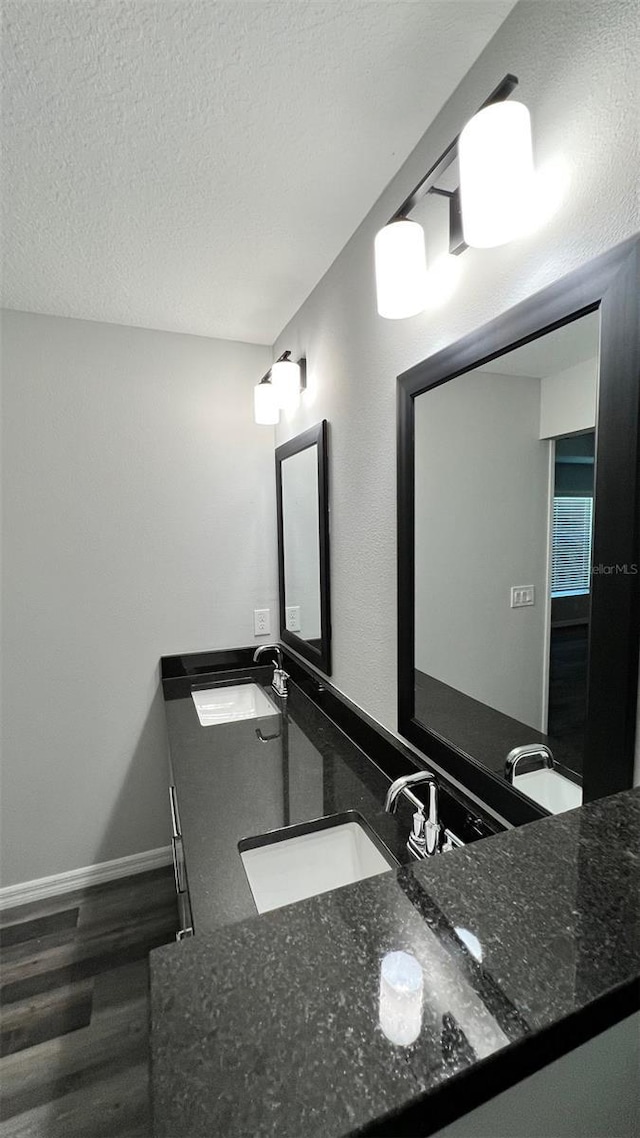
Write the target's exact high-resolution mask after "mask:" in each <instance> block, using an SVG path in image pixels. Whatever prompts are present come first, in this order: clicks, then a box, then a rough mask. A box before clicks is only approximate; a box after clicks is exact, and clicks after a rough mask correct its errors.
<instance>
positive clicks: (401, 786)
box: [384, 771, 441, 859]
mask: <svg viewBox="0 0 640 1138" xmlns="http://www.w3.org/2000/svg"><path fill="white" fill-rule="evenodd" d="M417 783H426V784H427V785H428V787H429V798H428V805H427V807H426V809H427V815H426V817H425V806H424V803H422V802H421V801H420V799H419V798H417V797H416V795H415V794H414V793H413V791H412V790H410V789H409V787H410V786H413V785H415V784H417ZM401 794H403V795H404V797H405V798H406V799H408V801H409V802H410V803H411V805H412V806H415V813H414V815H413V828H412V830H411V833H410V834H409V839H408V841H407V849H408V850H409V853H410V854H411V856H412V857H414V858H416V859H420V858H423V857H432V856H433V854H436V853H438V852H439V849H440V831H441V827H440V819H439V816H438V784H437V782H436V778H435V775H433V774H431V771H416V772H415V774H405V775H402V776H401V778H397V779H396V780H395V782H392V783H391V786H390V787H389V790H388V791H387V797H386V799H385V804H384V808H385V810H386V811H387V813H388V814H395V811H396V803H397V801H398V798H399V797H400V795H401Z"/></svg>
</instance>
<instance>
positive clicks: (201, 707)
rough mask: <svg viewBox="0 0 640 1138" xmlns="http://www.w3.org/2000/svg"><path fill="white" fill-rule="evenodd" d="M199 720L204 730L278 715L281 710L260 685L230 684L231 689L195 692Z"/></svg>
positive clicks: (192, 694) (193, 696) (221, 688)
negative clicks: (214, 726) (242, 720)
mask: <svg viewBox="0 0 640 1138" xmlns="http://www.w3.org/2000/svg"><path fill="white" fill-rule="evenodd" d="M191 698H192V700H193V702H194V703H195V705H196V711H197V712H198V719H199V720H200V723H201V724H202V726H203V727H212V726H213V725H214V724H215V723H236V722H237V721H238V720H240V719H262V718H266V716H267V715H278V709H277V707H275V705H274V704H273V703H272V702H271V700H270V699H269V697H268V696H267V695H265V693H264V692H263V690H262V688H261V687H259V686H258V684H252V683H246V684H231V685H230V686H228V687H224V686H222V687H217V688H206V689H203V690H201V691H192V692H191Z"/></svg>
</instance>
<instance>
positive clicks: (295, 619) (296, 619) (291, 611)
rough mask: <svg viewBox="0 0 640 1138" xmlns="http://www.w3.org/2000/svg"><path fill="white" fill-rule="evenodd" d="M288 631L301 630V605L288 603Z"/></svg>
mask: <svg viewBox="0 0 640 1138" xmlns="http://www.w3.org/2000/svg"><path fill="white" fill-rule="evenodd" d="M285 612H286V623H287V632H299V631H300V605H287V607H286V609H285Z"/></svg>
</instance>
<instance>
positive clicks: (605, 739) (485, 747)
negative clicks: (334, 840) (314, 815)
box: [398, 241, 640, 822]
mask: <svg viewBox="0 0 640 1138" xmlns="http://www.w3.org/2000/svg"><path fill="white" fill-rule="evenodd" d="M639 251H640V242H638V241H632V242H627V243H626V244H625V245H623V246H620V247H619V248H617V249H614V250H612V251H611V252H609V253H608V254H605V255H604V256H603V257H601V258H599V259H598V260H597V261H595V262H592V263H591V264H590V265H588V266H586V267H585V268H583V269H580V270H579V271H577V272H575V273H573V274H572V275H570V276H568V277H566V278H564V279H563V280H561V281H559V282H558V283H556V284H554V285H553V286H552V287H550V288H548V289H546V290H545V291H543V292H541V293H539V294H537V295H536V296H533V297H532V298H531V299H529V300H527V301H525V302H523V303H522V304H520V305H518V306H517V307H516V308H513V309H512V310H511V311H509V312H506V313H505V314H504V315H503V316H500V317H499V318H498V319H497V320H495V321H493V322H492V323H491V324H489V325H487V326H486V327H484V328H482V329H481V330H480V331H479V332H477V333H474V334H472V335H470V336H467V337H466V338H465V339H464V340H461V341H460V342H458V343H457V344H454V345H453V346H451V347H449V348H447V349H445V350H444V351H441V352H439V353H438V354H437V355H434V356H433V357H431V358H430V359H428V360H425V361H424V362H423V363H420V364H418V365H417V366H416V367H414V368H412V369H411V370H410V371H408V372H406V373H405V374H403V375H402V376H400V377H399V384H398V398H399V405H398V582H399V600H398V630H399V632H398V636H399V639H398V724H399V730H400V732H401V733H402V734H403V735H405V736H406V737H407V738H408V739H409V740H410V741H411V742H413V743H415V744H416V745H417V746H418V747H420V749H421V750H422V751H423V752H425V754H426V755H428V756H431V757H432V758H433V759H434V761H437V762H438V763H440V764H441V765H443V766H444V767H445V768H446V769H448V770H449V771H450V772H451V773H452V774H453V775H454V776H455V777H456V778H458V779H460V781H462V782H463V783H464V784H465V785H466V786H467V787H468V788H469V789H470V790H472V791H474V792H475V793H477V794H478V795H480V796H481V797H482V798H483V799H484V800H485V801H486V802H487V803H489V804H490V805H492V806H493V807H494V808H496V809H497V810H499V811H500V812H501V813H503V815H504V816H505V817H506V818H508V819H509V820H512V821H516V822H517V821H527V820H531V819H533V818H535V817H539V816H541V814H543V813H544V812H558V811H561V810H564V809H570V808H571V807H572V806H576V805H579V804H580V803H581V802H582V801H589V800H591V799H594V798H597V797H601V796H603V795H606V794H613V793H615V792H616V791H619V790H623V789H626V788H628V787H630V786H632V785H633V767H634V750H635V746H634V743H635V733H636V716H637V693H638V643H639V604H640V601H639V587H638V586H639V579H640V578H639V566H638V562H639V561H640V557H639V554H638V530H639V526H640V498H639V469H638V466H639V460H640V450H639V424H640V328H639V320H640V317H639V312H640V310H639V306H638V297H639V296H640V274H639V260H640V252H639Z"/></svg>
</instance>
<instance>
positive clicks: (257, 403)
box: [253, 372, 280, 427]
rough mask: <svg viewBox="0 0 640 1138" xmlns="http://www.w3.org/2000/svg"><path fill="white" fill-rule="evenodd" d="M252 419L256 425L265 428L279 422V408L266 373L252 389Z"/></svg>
mask: <svg viewBox="0 0 640 1138" xmlns="http://www.w3.org/2000/svg"><path fill="white" fill-rule="evenodd" d="M253 417H254V419H255V421H256V423H260V424H261V425H263V426H267V427H275V425H276V423H279V422H280V408H279V406H278V400H277V398H276V393H275V391H274V389H273V384H272V383H271V378H270V375H269V373H268V372H267V374H266V375H265V376H264V377H263V379H261V380H260V383H258V384H256V386H255V387H254V389H253Z"/></svg>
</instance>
